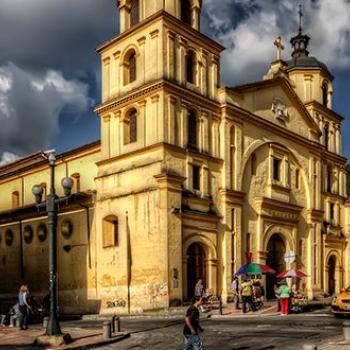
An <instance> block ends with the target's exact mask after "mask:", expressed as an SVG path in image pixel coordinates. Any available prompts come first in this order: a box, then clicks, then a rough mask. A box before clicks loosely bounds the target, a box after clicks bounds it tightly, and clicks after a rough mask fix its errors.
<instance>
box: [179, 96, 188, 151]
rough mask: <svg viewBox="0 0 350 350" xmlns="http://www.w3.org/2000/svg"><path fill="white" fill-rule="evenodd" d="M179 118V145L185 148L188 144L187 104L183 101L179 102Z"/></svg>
mask: <svg viewBox="0 0 350 350" xmlns="http://www.w3.org/2000/svg"><path fill="white" fill-rule="evenodd" d="M180 120H181V124H180V131H181V133H180V146H181V147H183V148H186V147H187V144H188V106H187V104H186V103H184V102H181V117H180Z"/></svg>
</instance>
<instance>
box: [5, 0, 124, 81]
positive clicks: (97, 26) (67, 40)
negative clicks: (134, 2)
mask: <svg viewBox="0 0 350 350" xmlns="http://www.w3.org/2000/svg"><path fill="white" fill-rule="evenodd" d="M117 18H118V16H117V9H116V6H115V0H28V1H24V0H0V65H3V64H4V63H7V62H13V63H15V64H16V65H17V66H20V67H21V68H24V69H26V70H31V71H34V72H40V71H43V70H45V69H47V68H50V69H56V70H59V71H62V72H63V73H64V74H65V75H67V74H69V75H70V76H72V75H73V76H80V75H82V76H84V75H85V74H86V72H87V71H88V70H96V69H97V57H96V54H95V48H96V47H97V46H98V45H99V44H100V43H101V42H103V41H105V40H106V39H108V38H109V37H110V36H113V35H115V34H116V33H117V27H118V26H117Z"/></svg>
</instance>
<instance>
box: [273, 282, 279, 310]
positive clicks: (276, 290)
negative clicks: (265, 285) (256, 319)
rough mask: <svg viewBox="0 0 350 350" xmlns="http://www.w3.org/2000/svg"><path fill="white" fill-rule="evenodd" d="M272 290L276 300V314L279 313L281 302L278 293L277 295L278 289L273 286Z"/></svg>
mask: <svg viewBox="0 0 350 350" xmlns="http://www.w3.org/2000/svg"><path fill="white" fill-rule="evenodd" d="M273 290H274V292H275V296H276V299H277V312H281V300H280V293H279V289H278V285H277V284H275V285H274V286H273Z"/></svg>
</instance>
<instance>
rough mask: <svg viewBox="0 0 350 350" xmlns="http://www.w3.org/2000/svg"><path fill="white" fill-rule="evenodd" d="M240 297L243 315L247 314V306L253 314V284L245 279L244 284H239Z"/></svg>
mask: <svg viewBox="0 0 350 350" xmlns="http://www.w3.org/2000/svg"><path fill="white" fill-rule="evenodd" d="M240 289H241V296H242V304H243V313H244V314H245V313H247V304H248V305H249V306H250V309H251V310H252V311H253V312H255V311H256V310H255V306H254V304H253V299H252V297H253V282H252V281H250V280H249V278H245V279H244V282H243V283H242V284H241V288H240Z"/></svg>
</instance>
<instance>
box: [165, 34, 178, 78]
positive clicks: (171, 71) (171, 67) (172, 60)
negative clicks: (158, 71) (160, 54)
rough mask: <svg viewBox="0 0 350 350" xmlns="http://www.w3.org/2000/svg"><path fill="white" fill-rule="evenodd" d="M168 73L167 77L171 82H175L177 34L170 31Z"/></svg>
mask: <svg viewBox="0 0 350 350" xmlns="http://www.w3.org/2000/svg"><path fill="white" fill-rule="evenodd" d="M167 34H168V35H167V71H166V76H167V78H168V79H169V80H174V79H175V78H176V77H175V72H176V69H175V67H176V61H177V60H176V50H175V47H176V45H175V41H176V33H174V32H171V31H170V30H168V32H167Z"/></svg>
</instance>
